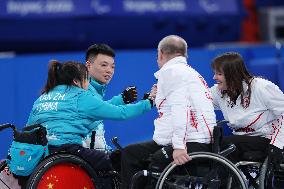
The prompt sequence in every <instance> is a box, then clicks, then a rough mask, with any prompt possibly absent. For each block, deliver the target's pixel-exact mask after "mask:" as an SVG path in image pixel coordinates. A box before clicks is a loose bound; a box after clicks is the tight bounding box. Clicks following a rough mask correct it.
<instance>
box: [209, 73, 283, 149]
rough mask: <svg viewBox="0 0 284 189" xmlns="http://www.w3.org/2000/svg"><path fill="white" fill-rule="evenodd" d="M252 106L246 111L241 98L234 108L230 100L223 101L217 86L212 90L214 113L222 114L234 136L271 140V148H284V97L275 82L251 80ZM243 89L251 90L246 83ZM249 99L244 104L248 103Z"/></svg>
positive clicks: (260, 79)
mask: <svg viewBox="0 0 284 189" xmlns="http://www.w3.org/2000/svg"><path fill="white" fill-rule="evenodd" d="M251 86H252V89H251V90H252V93H251V99H250V104H249V106H248V107H247V108H243V107H242V105H241V104H240V103H241V97H240V96H239V97H238V99H237V101H236V105H235V106H233V107H231V106H230V105H229V103H228V100H229V99H228V97H227V96H225V97H224V98H221V91H220V90H219V89H218V88H217V85H214V86H213V87H211V89H210V90H211V92H212V97H213V104H214V107H215V109H219V110H221V111H222V113H223V115H224V118H225V119H226V120H227V121H229V126H230V127H231V128H232V129H233V134H235V135H251V136H262V137H266V138H269V139H271V144H273V145H275V146H277V147H279V148H281V149H282V148H283V145H284V138H283V137H284V130H283V129H284V127H283V124H284V122H283V113H284V94H283V92H282V91H281V90H280V89H279V88H278V86H276V85H275V84H273V83H272V82H270V81H268V80H265V79H262V78H255V79H253V80H252V84H251ZM243 87H244V89H245V90H247V88H248V86H247V84H246V83H245V82H243ZM246 98H247V97H246V96H245V97H244V101H245V102H246Z"/></svg>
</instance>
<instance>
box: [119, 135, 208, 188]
mask: <svg viewBox="0 0 284 189" xmlns="http://www.w3.org/2000/svg"><path fill="white" fill-rule="evenodd" d="M186 145H187V151H188V153H190V152H197V151H211V144H202V143H187V144H186ZM172 154H173V148H172V146H161V145H158V144H157V143H156V142H154V141H153V140H152V141H147V142H142V143H137V144H131V145H129V146H126V147H125V148H124V150H123V152H122V156H121V181H122V186H121V188H122V189H128V188H129V185H130V183H131V179H132V176H133V175H134V174H135V173H137V172H138V171H140V170H145V169H146V170H149V169H151V168H153V167H155V168H156V169H157V168H159V169H160V170H163V169H164V168H165V167H166V166H167V165H168V164H169V163H170V162H172V161H173V156H172ZM156 169H155V170H156ZM141 188H143V187H141Z"/></svg>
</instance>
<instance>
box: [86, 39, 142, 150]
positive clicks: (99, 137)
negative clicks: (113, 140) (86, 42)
mask: <svg viewBox="0 0 284 189" xmlns="http://www.w3.org/2000/svg"><path fill="white" fill-rule="evenodd" d="M114 57H115V52H114V50H113V49H112V48H111V47H109V46H108V45H106V44H94V45H91V46H90V47H89V48H88V49H87V52H86V66H87V68H88V71H89V74H90V76H91V80H90V85H89V88H88V90H89V91H90V92H91V93H92V94H93V95H94V96H96V97H97V98H100V99H102V100H103V98H104V95H105V90H106V87H107V84H108V83H109V82H110V80H111V79H112V76H113V74H114V68H115V62H114ZM136 99H137V92H136V88H135V87H128V88H126V89H125V90H124V91H123V92H122V93H121V94H119V95H117V96H114V97H113V98H112V99H110V100H108V101H107V102H108V103H110V104H113V105H125V104H129V103H132V102H134V101H135V100H136ZM137 111H139V110H137ZM90 127H92V128H94V130H95V131H96V138H95V141H96V142H95V149H97V150H109V149H110V147H109V146H108V145H107V144H106V141H105V137H104V133H105V130H104V124H103V120H99V121H95V122H93V123H92V125H91V126H90ZM90 135H91V133H89V134H88V136H87V137H86V138H83V146H84V147H87V148H88V147H89V145H90V138H91V137H90Z"/></svg>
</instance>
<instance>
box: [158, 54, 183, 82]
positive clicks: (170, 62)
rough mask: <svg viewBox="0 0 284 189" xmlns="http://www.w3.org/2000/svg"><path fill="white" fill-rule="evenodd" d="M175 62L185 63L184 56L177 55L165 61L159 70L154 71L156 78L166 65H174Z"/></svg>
mask: <svg viewBox="0 0 284 189" xmlns="http://www.w3.org/2000/svg"><path fill="white" fill-rule="evenodd" d="M175 64H187V61H186V58H185V57H184V56H177V57H174V58H172V59H170V60H169V61H168V62H166V63H165V64H164V65H163V66H162V68H161V69H160V70H158V71H157V72H156V73H154V76H155V77H156V79H158V77H159V75H160V73H161V72H162V71H163V70H165V69H167V68H168V67H170V66H172V65H175Z"/></svg>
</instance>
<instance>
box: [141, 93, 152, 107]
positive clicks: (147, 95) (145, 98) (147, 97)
mask: <svg viewBox="0 0 284 189" xmlns="http://www.w3.org/2000/svg"><path fill="white" fill-rule="evenodd" d="M147 99H148V100H149V101H150V103H151V108H153V106H154V100H153V99H152V98H150V93H145V94H144V96H143V100H147Z"/></svg>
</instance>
